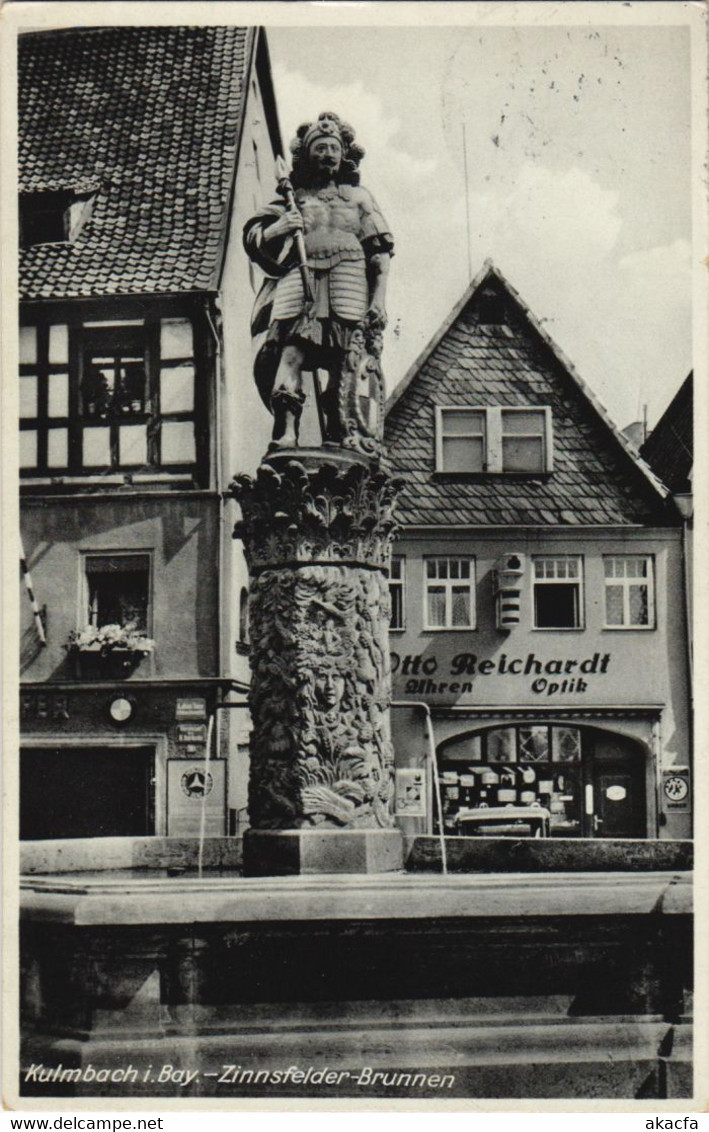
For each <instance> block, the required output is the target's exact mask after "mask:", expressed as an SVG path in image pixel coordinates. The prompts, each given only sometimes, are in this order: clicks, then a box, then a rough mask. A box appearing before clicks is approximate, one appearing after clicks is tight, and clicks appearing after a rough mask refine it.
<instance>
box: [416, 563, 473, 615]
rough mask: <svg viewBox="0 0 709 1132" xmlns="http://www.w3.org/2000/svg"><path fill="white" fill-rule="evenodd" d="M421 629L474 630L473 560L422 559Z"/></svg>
mask: <svg viewBox="0 0 709 1132" xmlns="http://www.w3.org/2000/svg"><path fill="white" fill-rule="evenodd" d="M425 570H426V585H425V591H424V602H425V605H424V628H425V629H474V628H475V559H474V558H426V559H425Z"/></svg>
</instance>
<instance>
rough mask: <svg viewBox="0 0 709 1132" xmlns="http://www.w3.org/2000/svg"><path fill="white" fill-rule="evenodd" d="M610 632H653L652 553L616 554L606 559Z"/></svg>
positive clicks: (606, 608) (606, 588)
mask: <svg viewBox="0 0 709 1132" xmlns="http://www.w3.org/2000/svg"><path fill="white" fill-rule="evenodd" d="M603 568H604V574H605V591H606V593H605V599H606V600H605V611H606V624H605V627H606V628H607V629H652V628H654V624H655V592H654V584H653V568H652V558H651V557H650V555H649V554H614V555H607V556H606V557H604V559H603Z"/></svg>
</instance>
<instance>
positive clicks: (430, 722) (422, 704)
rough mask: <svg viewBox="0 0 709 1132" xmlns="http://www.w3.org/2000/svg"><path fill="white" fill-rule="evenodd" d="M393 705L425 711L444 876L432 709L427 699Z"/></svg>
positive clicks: (445, 860)
mask: <svg viewBox="0 0 709 1132" xmlns="http://www.w3.org/2000/svg"><path fill="white" fill-rule="evenodd" d="M390 706H391V707H393V708H400V707H407V708H419V709H420V710H421V711H422V712H423V713H424V719H425V726H426V736H427V738H428V757H429V766H430V767H431V772H432V775H433V788H434V792H435V796H436V810H437V811H438V840H439V842H440V846H441V872H442V873H443V875H444V876H447V875H448V852H447V849H446V837H445V831H444V828H443V805H442V803H441V783H440V780H439V775H438V757H437V755H436V741H435V736H434V734H433V719H432V718H431V709H430V707H429V705H428V704H427V703H426V702H425V700H392V701H391V704H390Z"/></svg>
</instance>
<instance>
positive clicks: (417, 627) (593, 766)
mask: <svg viewBox="0 0 709 1132" xmlns="http://www.w3.org/2000/svg"><path fill="white" fill-rule="evenodd" d="M387 427H388V435H389V452H390V457H391V459H392V462H393V464H394V466H395V468H396V470H397V471H398V472H399V473H401V474H402V475H403V477H404V479H405V481H406V483H407V491H406V495H405V497H404V501H403V504H402V512H403V514H402V526H401V529H400V532H399V535H398V538H397V542H396V545H395V548H394V555H395V557H394V567H393V573H392V583H391V590H392V609H393V619H392V630H391V636H390V644H391V660H392V673H393V690H394V699H395V703H396V704H397V706H396V707H395V709H394V713H393V730H394V743H395V748H396V751H397V759H398V760H399V763H400V766H399V771H398V774H399V778H400V780H401V783H402V789H401V790H400V791H399V795H400V806H399V813H400V820H401V821H402V824H403V826H404V828H405V829H407V830H408V831H410V832H412V833H415V832H419V833H423V832H433V831H434V830H437V829H438V828H439V817H438V805H437V791H436V782H435V778H434V775H436V774H437V778H438V786H439V791H440V809H441V813H442V819H443V828H444V830H445V831H446V833H449V834H469V835H479V834H483V833H484V834H487V835H493V836H494V835H508V834H510V835H514V836H523V835H524V836H551V837H557V838H559V837H563V838H605V839H624V838H633V839H645V838H651V839H652V838H669V839H682V838H687V837H690V836H691V796H692V785H691V769H690V765H691V763H690V734H691V730H690V707H689V703H690V697H689V669H688V650H687V615H686V605H685V595H684V587H685V577H686V571H685V562H684V557H683V555H684V553H685V547H684V544H683V539H682V524H681V520H680V518H679V514H678V513H677V512H676V510H675V509H674V507H673V505H672V503H671V501H669V500H668V498H667V492H666V489H665V488H664V487H663V486H662V485H661V484H660V483H659V482H658V481H657V480H656V479H655V477H654V476H653V475H652V474H651V473H650V472H649V469H647V467H646V466H645V465H643V464H642V462H640V461H639V460H638V459H637V457H636V456H635V455H634V453H633V451H632V450H631V449H630V448H629V446H628V445H627V444H626V443H625V442H624V440H623V438H622V437H621V436H620V435H619V434H618V433H617V431H616V430H615V429H614V428H613V426H612V425H611V423H610V422H609V421H608V419H607V418H606V417H605V415H604V414H603V412H602V410H600V408H599V407H598V406H597V405H596V404H595V403H594V401H593V400H592V398H591V396H590V394H589V393H588V391H587V390H586V388H585V387H584V386H583V384H582V383H581V382H580V380H579V379H578V378H577V376H576V375H575V373H574V372H573V369H572V367H571V366H570V363H568V362H567V361H566V359H564V358H563V357H562V356H561V355H560V354H559V352H558V351H557V350H556V348H555V347H554V346H553V344H552V343H550V342H549V340H548V339H547V338H546V337H545V336H544V335H543V334H542V332H541V331H540V329H539V328H538V326H537V325H536V323H535V321H534V319H533V317H532V316H531V315H530V313H529V311H527V310H526V308H525V307H524V306H523V304H522V302H521V300H520V299H519V297H518V296H517V295H516V294H515V293H514V291H513V290H512V288H511V287H510V286H509V284H507V282H506V281H505V280H504V279H503V278H502V277H501V276H500V274H499V273H498V272H496V271H495V269H494V268H492V267H490V268H486V269H485V271H484V272H483V274H482V276H481V277H480V278H479V279H478V280H477V281H476V283H475V284H474V285H473V286H472V287H471V289H470V291H469V292H468V294H467V296H466V297H465V298H464V300H463V302H462V303H461V304H460V305H459V307H458V308H457V309H456V311H455V312H454V313H453V315H452V316H451V319H450V320H449V322H448V323H447V324H446V326H445V327H444V328H443V330H442V331H441V333H440V334H439V336H438V337H437V339H435V340H434V342H433V344H432V345H431V346H430V347H429V349H428V351H427V352H425V353H424V355H423V356H422V358H421V359H419V361H418V362H417V364H416V366H415V367H414V368H413V370H412V371H411V372H410V374H409V375H408V377H407V378H406V379H404V382H403V383H402V387H400V390H399V391H395V394H394V397H393V398H392V401H391V402H390V406H389V414H388V426H387ZM407 705H408V706H407ZM428 713H430V719H431V723H432V732H433V746H434V747H435V766H436V768H437V771H436V770H434V757H433V752H432V751H431V749H430V748H431V744H430V742H429V741H428V740H427V732H426V731H425V729H424V726H423V723H424V717H425V715H426V714H428ZM414 769H417V770H418V772H419V773H420V774H422V775H423V778H424V781H426V783H427V790H426V791H425V795H426V796H425V800H424V799H422V800H421V801H420V803H419V812H418V813H414V812H412V807H411V806H409V807H408V809H407V807H406V803H405V797H404V793H405V783H406V782H407V781H408V780H409V779H410V778H411V774H412V771H413V770H414ZM398 800H399V798H398ZM424 801H425V804H424ZM424 810H425V816H424Z"/></svg>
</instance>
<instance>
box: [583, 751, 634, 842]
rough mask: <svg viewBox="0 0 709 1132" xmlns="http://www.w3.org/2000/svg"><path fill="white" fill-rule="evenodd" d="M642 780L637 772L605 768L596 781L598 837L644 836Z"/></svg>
mask: <svg viewBox="0 0 709 1132" xmlns="http://www.w3.org/2000/svg"><path fill="white" fill-rule="evenodd" d="M641 791H642V783H641V782H639V781H638V775H637V774H633V773H632V772H630V771H628V770H625V769H621V770H611V769H609V768H604V769H603V770H602V771H601V772H600V773H599V774H597V776H596V781H595V784H594V802H595V820H594V826H595V827H596V828H595V835H596V837H644V836H645V828H644V810H645V808H644V805H643V797H642V793H641Z"/></svg>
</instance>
